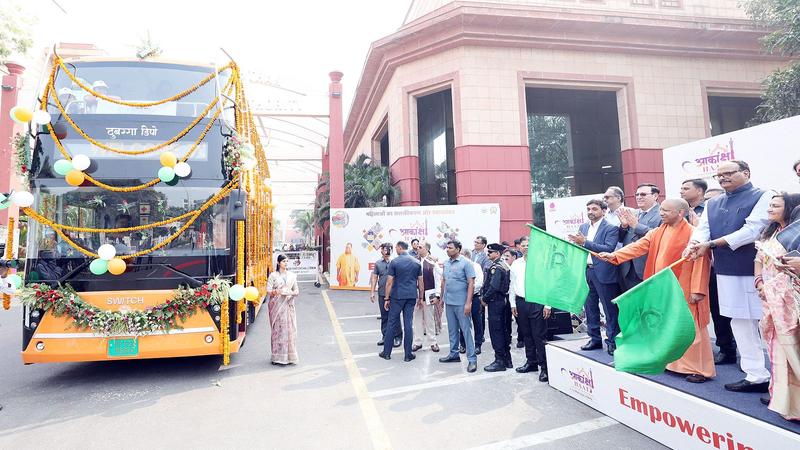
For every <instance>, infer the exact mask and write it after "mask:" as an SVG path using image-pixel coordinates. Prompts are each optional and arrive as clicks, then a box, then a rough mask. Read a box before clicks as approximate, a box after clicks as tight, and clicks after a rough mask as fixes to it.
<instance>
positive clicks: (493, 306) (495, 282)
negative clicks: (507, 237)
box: [483, 244, 513, 372]
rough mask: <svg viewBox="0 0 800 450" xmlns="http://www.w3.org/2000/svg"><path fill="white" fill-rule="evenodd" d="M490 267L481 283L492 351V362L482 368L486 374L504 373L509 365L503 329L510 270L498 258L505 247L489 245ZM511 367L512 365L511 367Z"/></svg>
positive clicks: (509, 354) (508, 351) (507, 344)
mask: <svg viewBox="0 0 800 450" xmlns="http://www.w3.org/2000/svg"><path fill="white" fill-rule="evenodd" d="M486 248H487V250H488V253H489V254H488V256H489V259H490V260H491V261H492V265H491V266H489V270H488V271H487V272H486V277H485V279H484V281H483V301H484V303H486V306H487V312H488V315H489V321H488V322H489V337H490V338H491V339H492V348H493V349H494V362H493V363H491V364H489V365H488V366H486V367H484V368H483V370H485V371H487V372H499V371H504V370H506V368H507V367H508V366H509V365H511V348H510V347H509V346H510V341H509V339H508V335H507V334H506V327H505V314H504V312H505V309H506V302H508V286H509V285H510V272H509V271H510V269H509V267H508V264H506V263H505V261H503V258H501V257H500V256H501V255H502V254H503V251H504V250H505V247H504V246H502V245H500V244H489V245H488V246H487V247H486ZM511 367H513V365H511Z"/></svg>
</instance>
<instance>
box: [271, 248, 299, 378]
mask: <svg viewBox="0 0 800 450" xmlns="http://www.w3.org/2000/svg"><path fill="white" fill-rule="evenodd" d="M287 262H288V260H287V259H286V255H279V256H278V270H277V271H275V272H272V273H271V274H270V276H269V279H268V280H267V294H268V295H269V303H268V306H269V324H270V328H271V330H272V339H271V341H272V364H275V365H287V364H297V362H298V358H297V315H296V314H295V309H294V299H295V297H297V295H298V294H299V293H300V289H299V288H298V287H297V275H295V274H294V273H292V272H289V271H288V270H287V269H286V265H287Z"/></svg>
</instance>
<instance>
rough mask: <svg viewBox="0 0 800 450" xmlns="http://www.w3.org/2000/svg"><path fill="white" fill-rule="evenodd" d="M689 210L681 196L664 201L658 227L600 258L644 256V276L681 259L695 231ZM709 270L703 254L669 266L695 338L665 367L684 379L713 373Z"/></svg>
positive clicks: (698, 378)
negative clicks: (693, 259) (689, 312)
mask: <svg viewBox="0 0 800 450" xmlns="http://www.w3.org/2000/svg"><path fill="white" fill-rule="evenodd" d="M688 211H689V204H688V203H686V201H685V200H683V199H670V200H665V201H664V202H663V203H662V204H661V207H660V210H659V214H660V215H661V219H662V224H661V226H659V227H658V228H655V229H653V230H650V231H649V232H648V233H647V234H646V235H644V237H642V238H641V239H639V240H638V241H636V242H633V243H631V244H629V245H626V246H625V247H622V248H621V249H619V250H617V251H615V252H614V253H600V257H601V258H603V259H605V260H606V261H608V262H610V263H612V264H622V263H623V262H625V261H630V260H631V259H634V258H636V257H639V256H643V255H647V263H646V265H645V269H644V279H647V278H649V277H651V276H652V275H653V274H655V273H657V272H658V271H660V270H662V269H664V268H665V267H668V266H670V265H671V264H672V263H674V262H676V261H678V260H679V259H681V253H682V252H683V249H685V248H686V245H687V244H688V242H689V240H690V239H691V237H692V232H693V231H694V227H692V226H691V225H690V224H689V223H688V222H686V220H684V219H683V218H684V216H685V215H686V214H687V213H688ZM709 270H710V269H709V260H708V258H707V257H705V256H704V257H701V258H698V259H697V260H696V261H689V260H687V261H684V262H682V263H681V264H678V265H676V266H675V267H673V268H672V271H673V272H674V273H675V277H676V278H677V279H678V282H679V283H680V285H681V288H683V292H684V295H685V298H686V302H687V303H688V305H689V311H691V313H692V317H694V328H695V338H694V342H692V345H691V346H689V348H688V349H687V350H686V353H684V355H683V357H681V358H680V359H679V360H677V361H674V362H672V363H670V364H669V365H668V366H667V370H669V371H672V372H677V373H681V374H686V375H687V376H686V381H689V382H692V383H702V382H704V381H706V380H707V379H708V378H711V377H713V376H714V375H716V371H715V369H714V353H713V351H712V349H711V339H710V337H709V336H708V329H707V328H706V327H707V326H708V321H709V319H710V316H711V311H710V307H709V301H708V277H709Z"/></svg>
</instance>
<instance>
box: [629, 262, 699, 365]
mask: <svg viewBox="0 0 800 450" xmlns="http://www.w3.org/2000/svg"><path fill="white" fill-rule="evenodd" d="M614 303H616V304H617V306H619V328H620V334H619V335H617V338H616V341H617V350H616V351H615V352H614V367H615V368H616V369H617V370H619V371H621V372H631V373H641V374H659V373H662V372H663V371H664V368H665V367H666V366H667V364H669V363H671V362H673V361H676V360H678V359H680V358H681V357H682V356H683V354H684V353H686V349H688V348H689V346H690V345H692V342H694V335H695V333H694V318H693V317H692V313H691V311H689V306H688V305H687V304H686V300H685V297H684V293H683V289H682V288H681V285H680V283H678V279H677V278H675V274H674V273H673V272H672V269H671V268H669V267H668V268H665V269H663V270H661V271H660V272H658V273H656V274H655V275H653V276H651V277H650V278H648V279H646V280H644V281H643V282H641V283H640V284H639V285H638V286H636V287H634V288H633V289H631V290H630V291H628V292H626V293H624V294H622V295H621V296H619V297H617V298H616V299H615V300H614Z"/></svg>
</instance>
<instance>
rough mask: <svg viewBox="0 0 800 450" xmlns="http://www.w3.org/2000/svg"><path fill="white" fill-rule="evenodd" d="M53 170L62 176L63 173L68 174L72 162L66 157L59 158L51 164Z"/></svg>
mask: <svg viewBox="0 0 800 450" xmlns="http://www.w3.org/2000/svg"><path fill="white" fill-rule="evenodd" d="M53 170H55V171H56V173H57V174H59V175H61V176H62V177H63V176H64V175H66V174H68V173H69V171H70V170H72V162H71V161H67V160H66V159H59V160H58V161H56V163H55V164H53Z"/></svg>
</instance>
